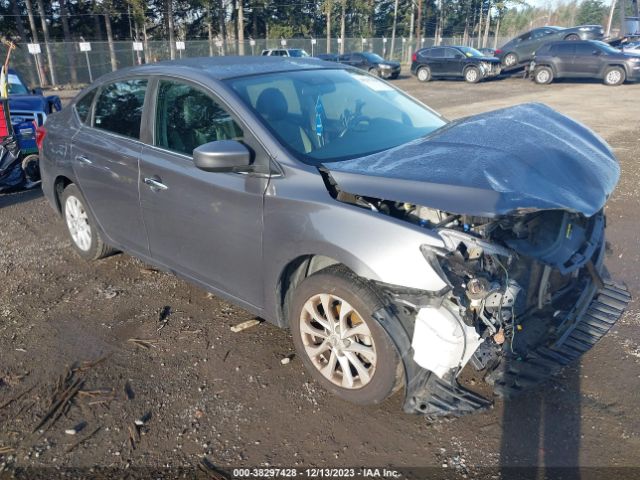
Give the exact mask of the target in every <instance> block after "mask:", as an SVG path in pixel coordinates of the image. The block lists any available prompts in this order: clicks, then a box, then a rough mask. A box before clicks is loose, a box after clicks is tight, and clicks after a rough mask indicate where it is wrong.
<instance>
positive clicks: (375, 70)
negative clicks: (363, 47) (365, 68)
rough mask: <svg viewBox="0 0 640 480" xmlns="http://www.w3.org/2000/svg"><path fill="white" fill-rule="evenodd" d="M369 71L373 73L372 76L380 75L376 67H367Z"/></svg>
mask: <svg viewBox="0 0 640 480" xmlns="http://www.w3.org/2000/svg"><path fill="white" fill-rule="evenodd" d="M369 73H370V74H371V75H373V76H374V77H379V76H380V70H378V69H377V68H370V69H369Z"/></svg>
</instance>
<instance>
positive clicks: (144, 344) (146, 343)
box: [127, 338, 158, 350]
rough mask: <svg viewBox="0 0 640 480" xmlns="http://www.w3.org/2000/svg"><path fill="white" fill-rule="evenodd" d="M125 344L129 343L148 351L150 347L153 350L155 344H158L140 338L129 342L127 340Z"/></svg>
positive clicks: (155, 341) (152, 340)
mask: <svg viewBox="0 0 640 480" xmlns="http://www.w3.org/2000/svg"><path fill="white" fill-rule="evenodd" d="M127 342H131V343H133V344H134V345H136V346H138V347H142V348H144V349H146V350H149V349H150V348H151V347H154V348H155V346H156V343H158V341H157V340H154V339H142V338H130V339H129V340H127Z"/></svg>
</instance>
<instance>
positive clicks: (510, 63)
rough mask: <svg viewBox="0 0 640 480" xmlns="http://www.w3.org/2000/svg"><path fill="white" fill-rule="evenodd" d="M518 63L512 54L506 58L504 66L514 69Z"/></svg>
mask: <svg viewBox="0 0 640 480" xmlns="http://www.w3.org/2000/svg"><path fill="white" fill-rule="evenodd" d="M516 62H517V60H516V56H515V55H514V54H513V53H510V54H508V55H507V56H506V57H504V64H505V65H506V66H507V67H513V66H514V65H515V64H516Z"/></svg>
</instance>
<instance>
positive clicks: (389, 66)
mask: <svg viewBox="0 0 640 480" xmlns="http://www.w3.org/2000/svg"><path fill="white" fill-rule="evenodd" d="M380 68H391V65H385V64H384V63H383V64H381V65H380Z"/></svg>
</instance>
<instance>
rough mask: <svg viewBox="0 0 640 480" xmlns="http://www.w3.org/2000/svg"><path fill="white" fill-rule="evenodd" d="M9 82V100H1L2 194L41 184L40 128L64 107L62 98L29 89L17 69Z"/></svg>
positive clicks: (0, 164) (0, 189) (0, 167)
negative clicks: (39, 165)
mask: <svg viewBox="0 0 640 480" xmlns="http://www.w3.org/2000/svg"><path fill="white" fill-rule="evenodd" d="M7 80H8V84H9V85H8V86H9V89H8V90H9V92H8V93H9V98H8V99H6V98H5V99H0V117H1V118H0V193H2V192H7V191H13V190H16V189H19V188H24V187H27V188H29V187H30V186H34V185H36V184H37V183H38V182H39V179H40V173H39V168H38V146H37V144H36V136H37V133H36V132H37V128H38V127H42V126H43V125H44V122H45V121H46V119H47V116H48V115H49V114H51V113H53V112H56V111H58V110H60V109H61V108H62V103H61V102H60V97H58V96H57V95H51V96H44V95H43V94H42V89H39V88H38V89H33V90H30V89H29V88H28V87H27V83H26V82H25V81H24V79H23V78H22V76H21V75H20V74H19V73H18V72H16V71H15V70H13V69H9V71H8V75H7ZM7 107H8V108H7Z"/></svg>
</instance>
